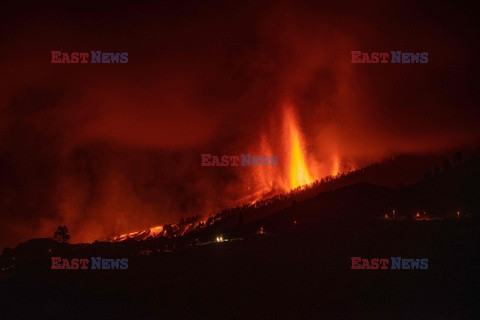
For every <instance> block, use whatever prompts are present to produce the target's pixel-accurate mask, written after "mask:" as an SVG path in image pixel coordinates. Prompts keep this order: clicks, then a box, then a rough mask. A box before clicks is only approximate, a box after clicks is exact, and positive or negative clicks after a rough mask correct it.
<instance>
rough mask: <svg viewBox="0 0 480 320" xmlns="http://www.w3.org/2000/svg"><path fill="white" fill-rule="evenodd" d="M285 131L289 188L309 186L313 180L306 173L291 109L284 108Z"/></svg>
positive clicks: (300, 139) (299, 139)
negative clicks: (288, 160)
mask: <svg viewBox="0 0 480 320" xmlns="http://www.w3.org/2000/svg"><path fill="white" fill-rule="evenodd" d="M285 129H286V134H287V137H288V145H287V146H288V150H289V153H290V154H289V158H290V165H289V180H290V188H291V189H295V188H297V187H300V186H303V185H307V184H311V183H312V182H313V181H314V180H315V179H314V178H312V176H311V174H310V173H309V172H308V168H307V165H306V162H305V156H304V151H303V140H302V137H301V135H300V130H299V128H298V125H297V121H296V119H295V114H294V112H293V109H292V108H291V107H286V108H285Z"/></svg>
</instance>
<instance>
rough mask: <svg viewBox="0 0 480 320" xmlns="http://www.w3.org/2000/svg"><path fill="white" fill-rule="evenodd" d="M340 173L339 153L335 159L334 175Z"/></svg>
mask: <svg viewBox="0 0 480 320" xmlns="http://www.w3.org/2000/svg"><path fill="white" fill-rule="evenodd" d="M339 173H340V159H339V158H338V155H335V156H334V159H333V169H332V176H334V177H335V176H337V175H338V174H339Z"/></svg>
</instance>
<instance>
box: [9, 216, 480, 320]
mask: <svg viewBox="0 0 480 320" xmlns="http://www.w3.org/2000/svg"><path fill="white" fill-rule="evenodd" d="M266 229H267V228H266ZM266 231H268V230H266ZM479 231H480V225H479V223H478V221H477V220H475V219H467V220H462V219H460V220H454V219H451V220H435V221H424V222H421V221H412V220H404V221H380V220H378V221H373V220H372V221H371V222H368V223H363V224H361V223H358V222H352V223H348V222H345V221H339V220H337V221H330V222H325V221H308V220H307V221H301V222H298V223H297V224H292V225H291V227H289V228H285V229H284V230H283V231H282V232H281V233H272V234H268V232H267V234H265V235H252V236H250V237H244V239H243V240H235V241H226V242H221V243H215V242H213V243H209V244H203V245H196V246H195V245H194V246H185V247H181V248H178V250H167V251H165V250H153V251H152V252H150V251H146V253H145V250H140V249H141V248H139V246H141V243H136V242H131V241H127V242H125V243H122V244H97V245H95V244H94V245H91V246H84V247H82V246H77V247H71V246H68V245H66V246H68V248H67V247H62V246H63V245H60V244H56V247H55V244H52V243H50V242H49V240H44V242H45V243H43V244H37V245H39V246H40V247H42V246H43V247H45V245H47V247H48V246H50V248H49V249H50V250H51V251H53V252H49V254H44V255H41V254H39V255H38V256H32V257H24V258H23V259H24V261H23V262H22V263H18V266H17V267H16V268H15V269H12V270H8V271H4V272H2V273H1V283H0V306H1V309H0V318H2V319H61V318H70V319H80V318H82V319H123V318H128V319H191V318H194V319H195V318H202V319H478V317H479V315H480V314H479V306H480V304H479V298H480V296H479V293H478V288H479V283H478V282H479V279H480V277H479V271H480V270H479V265H480V264H479V263H480V251H479V249H480V247H479V244H480V241H479V240H480V233H479ZM32 245H34V244H32ZM164 245H165V244H163V243H162V244H159V243H157V246H158V247H161V246H164ZM150 246H151V248H154V247H155V244H150ZM170 251H172V252H170ZM36 252H38V250H36ZM140 252H141V253H142V254H139V253H140ZM49 255H53V256H55V255H60V256H63V257H67V256H69V257H83V258H89V257H91V256H101V257H112V258H120V257H122V258H123V257H128V258H129V265H128V269H127V270H51V269H50V258H49ZM4 256H5V254H4ZM352 256H360V257H367V258H375V257H378V258H389V259H390V257H403V258H428V261H429V262H428V269H427V270H390V269H388V270H351V269H350V267H351V260H350V257H352Z"/></svg>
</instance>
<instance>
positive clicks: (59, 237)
mask: <svg viewBox="0 0 480 320" xmlns="http://www.w3.org/2000/svg"><path fill="white" fill-rule="evenodd" d="M53 240H55V241H57V242H62V243H67V242H68V241H69V240H70V233H69V232H68V228H67V226H63V227H62V226H58V228H57V231H55V232H54V233H53Z"/></svg>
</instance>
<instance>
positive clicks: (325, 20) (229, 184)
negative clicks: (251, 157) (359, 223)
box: [0, 1, 480, 246]
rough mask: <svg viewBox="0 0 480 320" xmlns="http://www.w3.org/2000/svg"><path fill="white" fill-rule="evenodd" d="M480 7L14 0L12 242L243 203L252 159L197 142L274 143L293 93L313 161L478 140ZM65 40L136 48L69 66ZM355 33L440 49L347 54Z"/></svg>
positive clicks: (4, 195)
mask: <svg viewBox="0 0 480 320" xmlns="http://www.w3.org/2000/svg"><path fill="white" fill-rule="evenodd" d="M474 12H475V11H474V10H472V8H471V7H469V6H466V5H464V6H458V7H449V6H447V5H446V4H441V3H438V2H429V3H427V2H422V3H415V2H410V1H407V2H406V1H397V2H395V3H393V2H392V3H390V2H385V1H378V2H375V3H373V4H371V5H366V4H363V3H361V4H360V3H359V2H352V3H340V2H334V3H330V4H327V5H326V4H323V3H322V4H319V3H317V1H305V2H302V4H298V3H295V2H294V1H291V2H289V1H281V2H272V1H230V2H228V1H197V2H186V1H163V2H143V3H135V4H129V3H127V2H122V1H116V2H114V3H111V4H107V3H102V4H98V3H93V4H89V3H85V2H81V3H78V2H62V3H61V4H60V5H50V4H47V3H46V2H41V1H39V2H38V3H37V4H35V5H34V6H31V7H28V6H26V5H21V4H19V3H18V1H15V2H9V1H7V2H2V4H0V19H1V20H0V26H1V27H0V43H1V50H0V70H1V74H2V77H1V78H0V81H1V86H0V90H1V91H0V137H1V139H0V214H1V218H0V246H3V245H9V246H12V245H15V244H16V243H18V242H19V241H24V240H27V239H29V238H32V237H40V236H42V237H45V236H51V234H52V233H53V231H54V229H55V228H56V226H57V225H58V224H60V223H61V224H67V225H68V226H69V229H70V230H71V233H72V240H73V241H92V240H95V239H100V240H103V239H105V237H107V236H110V235H112V234H114V233H123V232H126V231H134V230H137V229H140V228H145V227H148V226H151V225H155V224H162V223H166V222H173V221H175V220H176V219H178V218H179V217H181V216H188V215H192V214H197V213H200V214H207V213H214V212H215V211H216V210H218V209H220V208H222V207H228V206H231V205H232V204H235V203H237V202H236V201H238V199H241V198H242V197H244V196H245V195H248V193H249V192H251V190H252V189H255V185H251V181H252V179H251V176H252V172H248V171H245V170H240V169H238V170H237V168H214V169H213V170H209V169H206V168H202V167H200V165H199V164H200V156H199V155H200V153H214V154H240V153H247V152H256V151H258V150H259V149H258V148H259V144H260V140H261V136H262V135H265V136H266V139H267V140H268V141H269V143H270V144H271V146H272V147H273V149H274V150H277V149H276V148H277V147H279V146H278V141H277V140H278V136H279V135H278V130H279V129H278V128H279V125H278V123H279V116H278V115H279V113H280V112H279V110H280V108H281V105H282V103H284V102H285V101H290V102H291V103H292V104H293V105H294V106H295V110H296V113H297V115H298V122H299V124H300V126H301V127H302V130H303V135H304V137H305V141H306V143H307V145H308V148H307V149H308V150H307V151H308V154H309V158H310V159H314V160H312V161H313V162H314V163H315V165H317V166H319V165H320V166H321V164H322V162H323V161H328V159H329V156H330V155H331V154H332V153H333V152H334V153H338V154H339V155H340V156H341V157H342V159H346V160H348V161H351V162H353V163H368V162H370V161H375V160H379V159H381V158H383V157H385V156H388V155H392V154H394V153H399V152H413V153H428V152H436V151H441V150H446V149H449V148H454V147H461V146H476V145H477V142H478V138H479V133H480V129H479V126H478V119H479V115H480V111H479V107H478V98H479V97H478V90H476V89H477V88H478V84H479V81H478V77H477V70H478V69H477V68H476V64H475V62H476V61H477V60H478V57H477V52H478V51H477V50H476V47H475V45H476V43H478V41H479V36H478V34H479V32H478V31H479V28H478V19H477V17H476V16H475V15H474ZM51 50H61V51H67V52H74V51H77V52H90V51H91V50H102V51H105V52H128V53H129V62H128V64H113V65H102V64H100V65H94V64H71V65H68V64H59V65H57V64H51V63H50V51H51ZM352 50H361V51H368V52H372V51H380V52H385V51H386V52H389V51H391V50H402V51H405V52H424V51H427V52H429V63H428V64H410V65H404V64H399V65H395V64H385V65H382V64H378V65H370V64H362V65H360V64H358V65H357V64H351V63H350V51H352ZM274 152H275V151H274ZM280 161H281V158H280ZM313 162H312V163H313ZM319 172H320V171H319ZM318 174H320V173H318ZM317 177H318V175H317ZM253 181H255V180H253Z"/></svg>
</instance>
